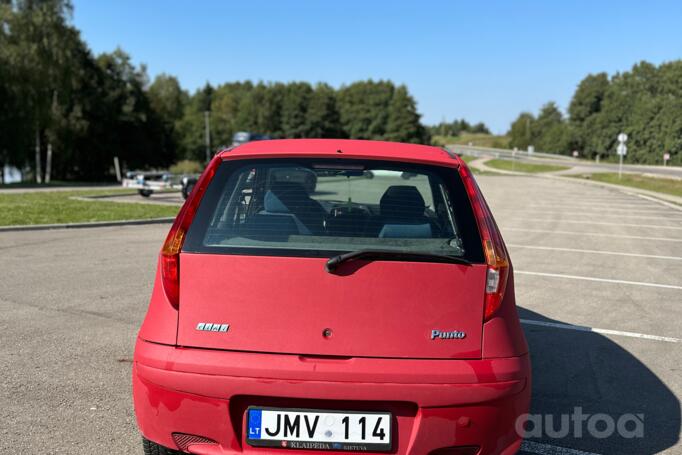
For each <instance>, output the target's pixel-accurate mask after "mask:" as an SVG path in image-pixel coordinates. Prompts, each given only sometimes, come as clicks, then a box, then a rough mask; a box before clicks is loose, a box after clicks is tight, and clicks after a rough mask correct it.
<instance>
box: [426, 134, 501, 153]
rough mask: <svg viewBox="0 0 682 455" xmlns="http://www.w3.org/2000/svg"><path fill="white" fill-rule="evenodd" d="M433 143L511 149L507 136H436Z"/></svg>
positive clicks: (432, 139) (432, 140)
mask: <svg viewBox="0 0 682 455" xmlns="http://www.w3.org/2000/svg"><path fill="white" fill-rule="evenodd" d="M431 143H432V144H434V145H440V146H444V145H449V144H462V145H469V143H471V145H473V146H477V147H491V148H499V149H508V148H509V137H507V136H495V135H493V134H479V133H463V134H462V135H461V136H438V135H435V136H433V137H432V138H431Z"/></svg>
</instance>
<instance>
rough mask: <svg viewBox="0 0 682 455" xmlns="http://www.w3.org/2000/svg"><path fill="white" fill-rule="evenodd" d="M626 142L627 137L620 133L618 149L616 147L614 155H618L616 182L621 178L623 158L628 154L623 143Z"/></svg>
mask: <svg viewBox="0 0 682 455" xmlns="http://www.w3.org/2000/svg"><path fill="white" fill-rule="evenodd" d="M627 140H628V135H627V134H625V133H620V134H619V135H618V147H616V153H618V157H619V160H618V180H620V179H621V178H623V157H624V156H625V155H627V153H628V147H627V145H625V142H627Z"/></svg>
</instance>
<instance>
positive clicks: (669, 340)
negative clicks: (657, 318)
mask: <svg viewBox="0 0 682 455" xmlns="http://www.w3.org/2000/svg"><path fill="white" fill-rule="evenodd" d="M521 323H522V324H526V325H539V326H543V327H553V328H555V329H564V330H577V331H578V332H593V333H599V334H602V335H618V336H623V337H630V338H640V339H643V340H653V341H665V342H666V343H679V342H681V341H682V340H680V339H679V338H672V337H661V336H658V335H647V334H644V333H636V332H623V331H620V330H609V329H597V328H595V327H588V326H585V325H573V324H562V323H559V322H546V321H536V320H534V319H521Z"/></svg>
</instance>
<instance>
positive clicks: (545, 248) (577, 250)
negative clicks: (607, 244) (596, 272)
mask: <svg viewBox="0 0 682 455" xmlns="http://www.w3.org/2000/svg"><path fill="white" fill-rule="evenodd" d="M507 246H510V247H512V248H529V249H533V250H547V251H567V252H570V253H588V254H609V255H614V256H631V257H635V258H649V259H668V260H671V261H682V257H678V256H658V255H655V254H639V253H622V252H620V251H603V250H582V249H579V248H559V247H553V246H537V245H517V244H513V243H508V244H507Z"/></svg>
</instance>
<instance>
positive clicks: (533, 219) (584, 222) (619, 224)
mask: <svg viewBox="0 0 682 455" xmlns="http://www.w3.org/2000/svg"><path fill="white" fill-rule="evenodd" d="M512 221H524V222H525V221H533V222H542V221H548V222H558V223H574V224H598V225H602V226H626V227H641V228H653V229H677V230H682V226H661V225H660V224H635V223H607V222H604V221H582V220H564V219H552V218H545V219H541V218H514V219H512Z"/></svg>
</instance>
